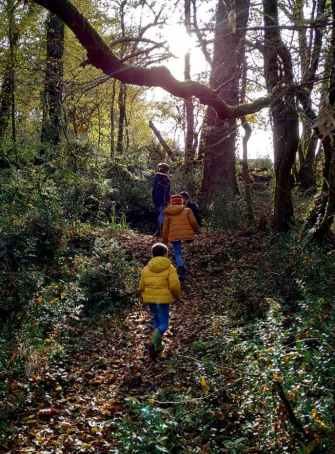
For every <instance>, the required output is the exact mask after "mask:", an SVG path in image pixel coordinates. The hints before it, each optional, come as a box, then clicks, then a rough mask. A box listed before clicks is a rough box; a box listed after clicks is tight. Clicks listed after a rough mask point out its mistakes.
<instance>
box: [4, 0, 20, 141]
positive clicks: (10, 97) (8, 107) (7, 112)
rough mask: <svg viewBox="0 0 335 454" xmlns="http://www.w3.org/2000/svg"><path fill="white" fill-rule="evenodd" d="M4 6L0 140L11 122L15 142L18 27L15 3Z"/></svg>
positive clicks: (10, 2) (8, 2) (11, 0)
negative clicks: (6, 47) (5, 47)
mask: <svg viewBox="0 0 335 454" xmlns="http://www.w3.org/2000/svg"><path fill="white" fill-rule="evenodd" d="M6 8H7V17H8V41H9V52H8V58H7V62H6V66H5V70H4V76H3V82H2V86H1V92H0V141H2V139H3V138H4V136H5V132H6V129H7V127H8V125H9V123H10V122H11V126H12V140H13V141H14V142H15V141H16V128H15V59H16V49H17V44H18V40H19V33H18V27H16V25H15V15H14V13H15V5H14V2H13V0H7V5H6Z"/></svg>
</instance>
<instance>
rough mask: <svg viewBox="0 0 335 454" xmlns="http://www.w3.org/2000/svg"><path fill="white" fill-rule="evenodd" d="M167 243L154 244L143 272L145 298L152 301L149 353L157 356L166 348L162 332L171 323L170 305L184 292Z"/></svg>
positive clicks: (146, 300) (144, 299) (150, 307)
mask: <svg viewBox="0 0 335 454" xmlns="http://www.w3.org/2000/svg"><path fill="white" fill-rule="evenodd" d="M167 255H168V248H167V247H166V246H165V244H162V243H156V244H154V245H153V246H152V256H153V258H152V259H151V260H150V261H149V263H148V265H147V266H145V267H144V268H143V270H142V273H141V280H140V290H141V294H142V298H143V301H144V302H145V303H148V304H149V309H150V313H151V315H152V317H153V328H154V331H153V334H152V338H151V341H150V342H149V344H148V348H149V355H150V357H151V358H153V359H156V358H157V356H158V355H159V354H160V353H161V351H162V350H163V346H162V336H163V334H164V333H165V331H166V330H167V328H168V326H169V308H170V304H171V303H172V301H173V300H174V298H179V297H180V294H181V288H180V282H179V279H178V275H177V271H176V269H175V267H174V266H173V265H172V264H171V262H170V260H169V259H168V258H167Z"/></svg>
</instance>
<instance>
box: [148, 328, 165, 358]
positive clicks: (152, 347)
mask: <svg viewBox="0 0 335 454" xmlns="http://www.w3.org/2000/svg"><path fill="white" fill-rule="evenodd" d="M162 344H163V343H162V335H161V333H160V331H159V329H158V328H156V329H155V330H154V332H153V333H152V337H151V340H150V342H149V344H148V349H149V356H150V358H152V359H156V358H157V356H158V355H159V354H160V353H161V352H162V351H163V345H162Z"/></svg>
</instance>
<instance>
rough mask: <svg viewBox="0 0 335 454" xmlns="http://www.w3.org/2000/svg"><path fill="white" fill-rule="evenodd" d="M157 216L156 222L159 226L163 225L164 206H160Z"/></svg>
mask: <svg viewBox="0 0 335 454" xmlns="http://www.w3.org/2000/svg"><path fill="white" fill-rule="evenodd" d="M158 210H159V216H158V222H159V223H160V224H163V222H164V216H165V213H164V210H165V206H164V205H161V206H160V207H159V208H158Z"/></svg>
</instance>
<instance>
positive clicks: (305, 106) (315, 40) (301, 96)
mask: <svg viewBox="0 0 335 454" xmlns="http://www.w3.org/2000/svg"><path fill="white" fill-rule="evenodd" d="M315 6H316V8H313V9H312V15H313V16H312V17H311V19H315V18H317V17H322V16H323V15H324V12H325V6H326V0H317V2H315ZM303 7H304V3H303V2H300V1H296V2H295V4H294V12H295V14H294V18H295V19H297V20H304V17H303ZM323 34H324V29H323V28H321V27H320V28H315V29H314V30H311V31H310V39H309V41H308V40H307V36H306V29H299V31H298V36H299V56H300V67H301V72H302V79H301V88H300V90H298V100H299V102H300V103H301V105H302V117H303V120H302V122H303V131H302V135H301V137H300V143H299V148H298V156H299V164H300V168H299V172H298V175H297V176H298V180H299V183H300V186H301V188H302V189H303V190H307V189H310V188H312V187H315V185H316V177H315V169H314V167H315V166H314V164H315V153H316V148H317V142H318V139H317V136H316V134H315V132H314V131H313V129H312V124H313V123H314V121H315V118H316V114H315V112H314V109H313V107H312V91H313V88H314V85H315V76H316V72H317V69H318V66H319V60H320V54H321V50H322V37H323Z"/></svg>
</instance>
